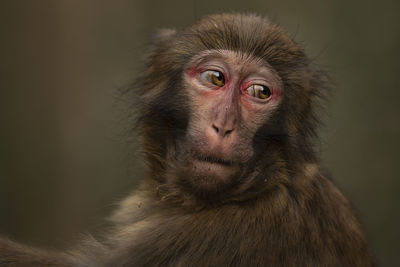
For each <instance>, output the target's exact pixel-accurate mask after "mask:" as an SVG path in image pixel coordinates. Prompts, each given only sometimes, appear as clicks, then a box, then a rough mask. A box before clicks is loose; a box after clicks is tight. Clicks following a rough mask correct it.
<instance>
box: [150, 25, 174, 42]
mask: <svg viewBox="0 0 400 267" xmlns="http://www.w3.org/2000/svg"><path fill="white" fill-rule="evenodd" d="M175 35H176V30H175V29H160V30H158V31H157V33H156V34H154V35H153V43H154V44H156V45H157V44H163V43H166V42H168V41H169V40H171V39H172V38H173V37H174V36H175Z"/></svg>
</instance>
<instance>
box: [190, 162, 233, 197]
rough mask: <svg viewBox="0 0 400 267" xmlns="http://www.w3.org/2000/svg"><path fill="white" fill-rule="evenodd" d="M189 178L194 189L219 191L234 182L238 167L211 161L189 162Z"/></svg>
mask: <svg viewBox="0 0 400 267" xmlns="http://www.w3.org/2000/svg"><path fill="white" fill-rule="evenodd" d="M190 169H191V171H190V172H191V173H192V175H191V176H190V177H191V179H192V181H191V183H193V186H194V187H197V188H199V189H202V190H204V191H209V192H210V193H211V192H212V191H221V190H223V189H225V188H226V187H229V186H230V185H231V184H232V183H233V182H234V177H235V176H236V174H237V173H238V172H239V166H238V165H234V164H228V163H226V162H221V161H218V160H213V159H197V158H192V159H191V160H190Z"/></svg>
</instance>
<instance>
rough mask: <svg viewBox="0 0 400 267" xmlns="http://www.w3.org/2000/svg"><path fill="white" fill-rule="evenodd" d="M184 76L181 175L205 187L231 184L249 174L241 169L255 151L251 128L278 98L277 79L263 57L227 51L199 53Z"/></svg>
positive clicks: (255, 127) (258, 124)
mask: <svg viewBox="0 0 400 267" xmlns="http://www.w3.org/2000/svg"><path fill="white" fill-rule="evenodd" d="M183 76H184V77H183V84H184V85H183V88H184V90H185V94H186V96H187V98H188V101H189V102H190V103H191V105H190V106H191V108H190V110H189V113H190V114H189V123H188V128H187V133H186V138H184V144H183V146H184V147H186V148H188V149H186V150H185V153H186V155H185V157H183V158H185V164H186V166H187V168H189V170H188V173H191V175H190V176H186V179H192V180H193V181H194V182H195V183H196V186H200V187H203V188H204V187H205V188H208V189H210V188H213V189H215V188H216V187H221V186H223V185H225V186H227V185H231V184H232V183H234V181H236V180H238V179H240V178H241V177H240V175H249V174H248V173H243V172H242V171H243V170H244V169H245V166H246V165H248V164H249V163H250V161H252V160H254V157H255V156H256V153H255V150H254V145H253V144H254V141H255V140H254V139H255V135H256V132H257V131H258V130H259V129H260V128H261V126H262V125H265V124H266V123H267V122H268V120H269V118H271V117H272V115H273V113H274V111H275V110H276V109H277V107H278V106H279V104H280V102H281V95H282V90H283V86H282V82H281V79H280V78H279V76H278V75H277V74H276V72H275V71H274V70H273V68H272V67H271V66H270V65H269V64H268V63H267V62H265V61H263V60H261V59H258V58H255V57H252V56H249V55H244V54H242V53H237V52H233V51H229V50H222V51H221V50H218V51H217V50H211V51H206V52H203V53H200V54H199V55H197V56H195V57H194V58H193V59H192V60H191V61H190V62H189V63H188V64H187V65H186V67H185V70H184V74H183Z"/></svg>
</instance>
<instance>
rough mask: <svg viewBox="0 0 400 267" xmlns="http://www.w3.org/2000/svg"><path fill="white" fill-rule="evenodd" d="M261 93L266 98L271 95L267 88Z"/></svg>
mask: <svg viewBox="0 0 400 267" xmlns="http://www.w3.org/2000/svg"><path fill="white" fill-rule="evenodd" d="M261 93H262V94H264V95H266V96H269V95H270V91H269V89H268V88H265V87H263V88H262V91H261Z"/></svg>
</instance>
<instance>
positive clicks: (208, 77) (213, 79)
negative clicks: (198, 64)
mask: <svg viewBox="0 0 400 267" xmlns="http://www.w3.org/2000/svg"><path fill="white" fill-rule="evenodd" d="M200 76H201V78H202V79H203V80H205V81H208V82H210V83H212V84H214V85H216V86H218V87H222V86H224V85H225V77H224V75H223V74H222V73H221V72H219V71H215V70H206V71H204V72H202V73H201V74H200Z"/></svg>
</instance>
